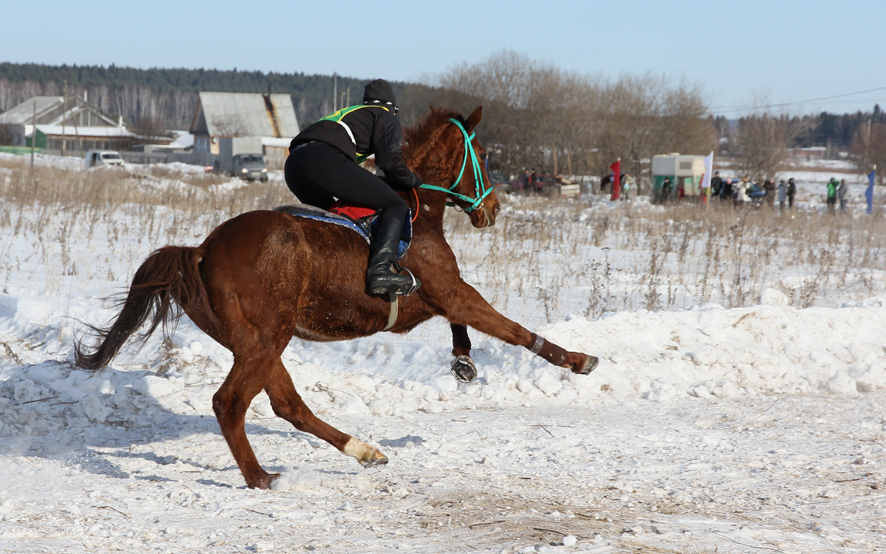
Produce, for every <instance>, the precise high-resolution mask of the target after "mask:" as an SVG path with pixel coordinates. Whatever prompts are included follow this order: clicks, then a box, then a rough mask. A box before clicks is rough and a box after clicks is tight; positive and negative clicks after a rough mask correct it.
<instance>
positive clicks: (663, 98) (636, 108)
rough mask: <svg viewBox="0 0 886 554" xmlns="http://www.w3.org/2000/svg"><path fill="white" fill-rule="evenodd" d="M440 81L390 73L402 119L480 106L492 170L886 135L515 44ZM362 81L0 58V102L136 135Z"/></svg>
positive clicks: (307, 110) (307, 100)
mask: <svg viewBox="0 0 886 554" xmlns="http://www.w3.org/2000/svg"><path fill="white" fill-rule="evenodd" d="M438 81H439V82H438V83H437V84H436V85H433V86H432V85H428V84H422V83H402V82H393V83H392V84H393V85H394V89H395V92H396V93H397V97H398V100H399V102H400V107H401V112H400V117H401V119H402V120H403V123H404V125H411V124H412V123H415V122H416V121H418V120H419V119H421V118H423V117H424V116H425V114H427V109H428V106H429V105H434V106H438V107H443V106H448V107H452V108H454V109H457V110H459V111H460V112H462V113H469V112H470V111H471V110H473V109H474V108H475V107H476V106H477V105H483V106H484V117H483V119H484V123H483V125H482V126H481V129H480V135H481V138H482V140H483V142H484V143H485V144H486V145H487V147H488V149H489V150H490V158H489V160H490V161H489V170H490V171H500V172H502V173H505V174H507V175H517V174H519V173H520V172H521V171H522V170H523V168H535V169H536V170H537V171H539V172H548V173H561V174H569V175H604V174H606V173H608V167H609V165H610V164H611V163H612V162H614V161H615V160H616V159H621V160H622V168H623V171H627V172H629V173H632V174H634V175H638V176H642V175H643V174H644V172H645V171H647V170H648V164H649V160H651V158H652V156H653V155H656V154H662V153H669V152H681V153H695V154H704V153H707V152H710V151H711V150H714V151H718V152H719V153H721V154H725V155H728V156H731V157H734V158H736V159H738V160H740V161H741V164H742V169H743V170H745V171H747V172H748V173H749V175H751V177H752V178H753V179H755V180H760V181H762V180H763V179H766V178H774V175H775V172H777V171H779V170H780V169H781V168H782V167H783V165H784V163H785V161H786V159H787V153H788V149H789V148H792V147H797V146H828V147H830V148H832V149H833V150H834V151H835V152H836V151H846V150H849V151H851V152H852V153H853V155H855V156H856V159H858V160H859V163H860V164H861V163H863V164H866V165H870V164H872V163H876V162H877V160H880V158H882V157H884V155H882V154H879V152H880V151H881V149H882V148H883V147H881V146H880V144H881V142H886V115H884V114H883V112H882V111H881V110H880V108H879V106H876V107H875V108H874V111H873V112H871V113H862V112H858V113H855V114H830V113H827V112H825V113H821V114H819V115H817V116H812V115H806V116H797V115H793V116H789V115H785V114H773V113H770V112H768V111H766V110H765V109H761V110H755V111H753V112H752V113H751V114H749V115H747V116H744V117H741V118H738V119H733V120H729V119H726V118H725V117H722V116H721V117H713V116H711V115H710V113H709V106H708V103H707V100H706V98H705V95H704V93H703V92H702V90H701V88H700V86H699V85H697V84H695V83H692V82H689V81H686V80H685V79H684V80H677V81H674V80H672V79H669V78H668V77H666V76H665V75H660V74H655V73H647V74H643V75H629V74H626V75H622V76H619V77H616V78H604V77H598V76H587V75H580V74H576V73H573V72H569V71H565V70H562V69H560V68H558V67H557V66H555V65H554V64H552V63H545V62H538V61H535V60H532V59H530V58H528V57H526V56H524V55H522V54H519V53H515V52H512V51H502V52H498V53H496V54H493V55H492V56H490V57H489V58H488V59H486V60H485V61H482V62H480V63H477V64H472V65H469V64H463V65H461V66H456V67H453V68H451V69H449V70H448V71H446V72H444V73H443V74H441V75H440V76H439V78H438ZM364 84H365V80H363V79H354V78H350V77H343V76H336V75H306V74H304V73H274V72H271V73H263V72H259V71H238V70H236V69H234V70H213V69H162V68H151V69H136V68H129V67H117V66H115V65H111V66H109V67H104V66H92V65H84V66H78V65H71V66H69V65H62V66H48V65H40V64H12V63H0V111H5V110H7V109H9V108H11V107H13V106H15V105H17V104H19V103H20V102H23V101H25V100H27V99H28V98H30V97H31V96H34V95H59V96H61V95H62V94H65V93H67V94H68V95H72V96H73V95H76V96H80V97H84V96H85V97H86V98H87V99H88V101H89V102H90V103H91V104H93V105H95V106H97V107H98V108H99V109H101V110H103V111H105V112H107V113H109V114H112V115H121V116H123V117H124V119H125V120H126V121H127V123H128V124H129V127H130V128H131V129H132V130H134V131H136V132H139V133H140V134H143V135H155V134H157V133H162V132H165V130H166V129H188V128H190V125H191V121H192V119H193V117H194V113H195V110H196V108H197V104H198V93H199V92H201V91H218V92H272V93H284V94H290V95H291V97H292V99H293V105H294V106H295V110H296V115H297V117H298V118H299V122H300V125H301V126H302V127H304V126H306V124H308V123H310V122H313V121H315V120H317V119H319V118H320V117H322V116H323V115H325V114H328V113H330V112H332V111H333V109H334V108H340V107H343V106H345V105H349V104H357V103H360V101H361V100H362V91H363V85H364ZM761 105H763V103H761ZM881 136H882V137H883V138H882V139H881ZM862 158H863V161H862ZM883 162H886V160H882V161H881V162H880V163H881V164H882V163H883ZM881 167H882V165H881Z"/></svg>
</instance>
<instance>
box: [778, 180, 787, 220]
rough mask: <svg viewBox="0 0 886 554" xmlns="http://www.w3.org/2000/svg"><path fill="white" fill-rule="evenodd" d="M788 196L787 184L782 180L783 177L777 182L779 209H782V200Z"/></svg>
mask: <svg viewBox="0 0 886 554" xmlns="http://www.w3.org/2000/svg"><path fill="white" fill-rule="evenodd" d="M787 197H788V184H787V183H785V182H784V179H782V180H781V181H779V182H778V209H779V211H782V212H783V211H784V202H785V200H786V199H787Z"/></svg>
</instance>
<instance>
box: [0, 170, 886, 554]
mask: <svg viewBox="0 0 886 554" xmlns="http://www.w3.org/2000/svg"><path fill="white" fill-rule="evenodd" d="M0 161H2V160H0ZM40 163H42V164H50V165H55V166H56V167H62V166H63V164H64V163H66V161H60V160H57V159H41V160H40ZM179 169H180V170H182V171H184V169H181V168H179ZM68 170H69V171H83V170H82V168H80V167H79V166H76V165H73V164H71V165H70V166H69V167H68ZM17 175H19V174H17V173H15V172H11V171H9V170H2V168H0V180H3V179H11V178H17V177H16V176H17ZM830 176H831V175H830V174H814V173H809V174H808V175H807V174H805V173H804V174H802V179H800V185H801V190H800V194H799V197H798V200H799V201H800V203H801V205H800V209H801V210H802V211H803V213H807V212H811V213H813V214H816V213H817V212H818V211H821V210H823V205H822V204H823V199H822V198H823V195H822V192H823V190H824V183H825V182H826V180H827V178H829V177H830ZM836 176H838V177H840V175H839V174H838V175H836ZM850 177H851V180H850V183H851V185H852V195H853V205H852V213H851V215H850V216H848V217H849V218H853V221H856V222H857V221H859V220H860V219H861V218H864V217H866V216H865V215H864V214H863V212H864V210H863V206H861V197H862V194H863V184H862V179H861V176H857V175H854V174H852V175H851V176H850ZM87 178H88V177H87ZM275 179H276V180H277V181H278V182H279V179H280V176H279V175H275ZM155 185H156V183H153V184H151V186H155ZM121 186H126V187H144V186H147V185H146V184H145V182H144V180H142V181H138V180H135V181H133V182H130V181H128V180H127V181H126V183H124V184H122V185H121ZM163 186H169V187H182V186H183V185H182V184H181V183H178V182H176V181H175V180H174V179H172V180H170V181H169V182H168V183H165V184H164V185H163ZM238 187H242V185H241V184H239V183H228V184H222V185H219V186H218V187H216V188H217V189H223V190H230V189H234V188H238ZM216 192H217V191H216ZM207 194H208V192H207ZM4 201H5V208H4V209H3V210H2V211H0V251H2V258H0V551H2V552H21V553H36V552H205V553H209V552H212V553H216V552H218V553H226V552H298V551H306V550H315V551H322V552H341V553H345V552H389V551H398V550H399V551H405V552H495V553H498V552H551V553H561V552H562V553H572V552H591V553H614V552H681V553H682V552H735V553H739V552H741V553H744V552H785V553H810V552H846V553H856V552H858V553H872V552H886V523H884V521H886V333H884V332H883V329H884V327H886V290H884V283H886V281H884V273H883V272H882V271H880V270H876V271H874V270H871V271H869V272H868V275H869V277H868V279H867V280H866V281H865V282H866V284H865V286H861V285H851V284H850V285H846V286H845V287H839V288H835V289H829V290H827V291H823V292H822V291H819V294H818V296H817V297H816V299H815V301H814V302H812V303H811V305H810V307H808V308H802V309H801V308H799V307H797V306H796V302H792V301H791V299H790V298H789V296H788V295H787V294H785V292H784V290H783V286H784V283H785V282H791V281H790V279H793V280H794V281H797V280H802V279H803V278H804V275H803V274H802V272H803V271H809V270H810V268H814V267H815V266H814V264H809V265H807V266H804V267H791V268H790V269H789V270H784V271H782V274H775V273H773V274H772V275H770V276H769V279H770V280H771V286H761V290H760V291H759V294H757V295H756V296H755V299H754V300H753V301H749V302H745V303H744V304H742V305H740V306H736V307H731V308H727V307H725V306H724V305H723V304H721V303H717V302H705V303H702V304H701V305H697V304H693V303H692V300H691V299H692V298H693V297H692V296H691V295H689V294H687V295H686V298H687V299H688V300H687V301H686V305H677V306H673V307H671V309H668V310H655V311H648V310H645V309H641V308H625V307H618V306H616V309H612V310H609V311H606V313H604V314H603V315H602V316H600V317H589V315H588V308H587V306H588V302H587V299H586V298H585V297H586V296H587V295H588V294H589V290H597V291H599V290H600V289H593V288H589V287H591V285H590V284H589V283H582V282H578V280H577V279H568V280H563V279H557V278H556V274H555V273H547V272H543V271H542V272H539V273H538V274H537V275H538V278H539V279H541V281H542V282H541V288H542V289H544V290H541V291H539V292H538V293H537V294H535V295H532V294H528V293H527V292H526V289H525V287H522V286H521V287H517V286H515V285H514V283H515V282H517V280H518V279H522V278H523V277H522V275H523V272H525V271H526V268H525V267H516V266H518V265H520V262H515V267H513V269H512V270H511V271H513V274H512V275H514V279H513V280H512V281H511V282H510V283H509V282H508V280H507V279H501V278H499V277H497V276H496V273H495V272H492V271H487V270H485V269H484V267H483V265H484V258H483V256H482V255H480V254H478V253H477V251H478V250H481V251H482V250H483V248H484V245H486V246H485V247H487V248H488V247H489V246H490V245H499V244H500V242H499V241H501V240H504V238H502V237H501V236H499V235H496V234H495V233H502V232H504V231H505V230H506V229H507V226H504V225H502V226H497V227H496V228H493V229H490V230H484V231H462V230H461V227H462V226H459V225H458V223H459V222H458V218H462V217H464V216H463V215H462V214H458V213H451V214H449V215H448V216H447V217H448V221H449V222H450V223H448V225H451V226H452V227H453V228H454V229H455V231H454V232H452V233H451V235H450V236H451V237H452V243H453V246H454V249H455V251H456V253H457V254H458V255H459V256H460V259H462V264H463V272H464V274H465V275H466V278H468V280H469V281H471V282H472V283H473V284H475V285H476V286H477V288H478V289H479V290H481V291H482V292H483V293H484V295H485V296H486V297H487V298H490V299H494V300H493V303H494V304H495V305H498V306H500V307H501V309H502V311H503V312H504V313H505V314H506V315H508V316H509V317H511V318H513V319H514V320H516V321H519V322H521V323H524V324H525V325H527V326H529V327H530V328H532V329H533V330H536V331H538V332H539V333H540V334H542V335H544V336H545V337H547V338H549V339H551V340H553V341H555V342H557V343H558V344H561V345H562V346H564V347H567V348H569V349H572V350H579V351H583V352H588V353H591V354H594V355H596V356H599V357H600V359H601V363H600V367H599V368H598V369H597V370H596V371H595V372H594V373H592V374H591V375H589V376H576V375H573V374H571V373H569V372H567V371H565V370H562V369H560V368H556V367H551V366H549V365H546V364H545V363H544V362H542V361H541V360H539V359H538V358H537V357H535V356H534V355H532V354H531V353H529V352H528V351H526V350H524V349H521V348H516V347H511V346H508V345H505V344H502V343H500V342H498V341H496V340H494V339H491V338H489V337H485V336H482V335H480V334H478V333H476V332H474V333H472V339H473V342H474V351H473V352H474V359H475V361H476V362H477V365H478V369H479V377H478V379H477V380H476V381H475V382H474V383H471V384H468V385H463V384H457V383H456V381H455V379H454V378H453V377H452V376H451V374H450V373H449V370H448V366H449V361H450V356H449V354H448V352H449V350H450V348H451V345H450V342H449V335H448V326H447V325H446V324H445V322H443V321H440V320H432V321H431V322H428V323H427V324H425V325H423V326H421V327H419V328H418V329H416V330H415V331H413V332H412V333H410V334H409V335H406V336H395V335H388V334H381V335H377V336H374V337H369V338H366V339H362V340H358V341H352V342H343V343H327V344H315V343H306V342H302V341H293V342H292V343H291V344H290V346H289V348H288V349H287V350H286V353H285V355H284V362H285V363H286V365H287V367H288V368H289V370H290V372H291V374H292V375H293V378H294V380H295V382H296V385H297V387H298V388H299V392H300V393H301V394H302V396H303V397H304V398H305V400H306V402H307V403H308V405H309V406H311V407H312V408H313V409H314V411H315V413H317V414H318V416H319V417H321V418H322V419H324V420H325V421H327V422H329V423H330V424H332V425H334V426H335V427H337V428H339V429H341V430H343V431H345V432H348V433H351V434H354V435H355V436H357V437H359V438H361V439H363V440H366V441H368V442H371V443H372V444H373V445H376V446H378V447H379V448H380V449H381V450H382V451H383V452H384V453H385V454H387V455H388V456H389V458H390V463H389V464H388V465H386V466H383V467H377V468H371V469H363V468H361V467H360V466H359V465H358V464H357V463H356V462H354V461H353V460H352V459H350V458H347V457H345V456H343V455H342V454H340V453H339V452H337V451H336V450H334V449H333V448H332V447H330V446H328V445H327V444H326V443H323V442H321V441H319V440H318V439H316V438H314V437H313V436H311V435H305V434H302V433H299V432H297V431H295V430H294V429H292V428H291V427H290V426H289V425H288V424H287V423H286V422H284V421H282V420H279V419H277V418H275V417H274V416H273V413H272V412H271V409H270V406H269V404H268V402H267V400H266V399H265V398H264V397H260V398H258V399H257V400H256V402H255V403H254V405H253V407H252V408H251V410H250V413H249V417H248V420H247V433H248V434H249V437H250V439H251V441H252V444H253V446H254V448H255V449H256V452H257V455H258V457H259V460H260V461H261V462H262V464H263V465H264V467H265V468H266V469H268V470H271V471H277V472H282V474H283V477H282V478H281V479H280V480H278V481H277V482H276V486H275V488H274V489H273V490H271V491H256V490H249V489H247V488H245V485H244V483H243V479H242V476H241V474H240V472H239V470H238V469H237V467H236V465H235V464H234V462H233V458H232V457H231V454H230V452H229V451H228V448H227V446H226V444H225V442H224V439H223V438H222V437H221V435H220V433H219V429H218V425H217V423H216V421H215V418H214V416H213V414H212V408H211V397H212V394H213V393H214V392H215V390H216V389H217V387H218V386H219V384H220V383H221V381H222V380H223V379H224V377H225V375H226V373H227V370H228V368H229V367H230V365H231V356H230V354H229V353H228V352H227V351H226V350H224V349H222V348H221V347H219V346H218V345H216V344H215V343H214V342H212V341H211V340H210V339H209V338H208V337H206V336H205V335H203V334H202V333H201V332H200V331H199V330H198V329H197V328H196V327H195V326H194V325H193V324H191V323H190V322H189V321H188V320H187V319H185V320H183V321H182V322H181V323H180V324H179V326H178V328H177V330H176V333H175V335H174V337H173V339H172V341H171V342H170V343H165V342H164V341H163V339H162V337H161V336H160V335H159V333H158V334H157V336H154V337H152V338H151V339H150V340H149V342H148V343H147V345H146V346H145V347H144V348H143V349H142V350H141V351H137V350H136V349H134V348H127V349H125V350H124V351H123V352H122V353H121V354H120V356H119V357H118V358H117V359H116V360H115V362H114V363H113V364H112V365H111V367H110V368H109V369H108V370H107V371H105V372H104V373H101V374H99V375H91V374H89V373H87V372H85V371H82V370H80V369H77V368H75V367H74V366H73V364H72V361H71V360H72V356H71V344H72V339H73V337H74V336H75V335H77V334H79V333H81V332H82V331H83V327H82V325H81V324H80V323H79V321H88V322H92V323H102V322H104V321H105V320H106V319H107V318H108V317H109V316H110V315H111V314H112V311H111V310H110V307H109V306H108V304H107V303H105V302H103V301H102V300H101V299H102V298H104V297H107V296H108V295H110V294H111V293H113V292H116V291H118V290H120V289H121V288H123V287H125V286H126V285H127V284H128V281H129V279H130V278H131V276H132V273H133V271H134V270H135V268H136V267H137V266H138V264H139V263H140V262H141V260H142V259H143V258H144V257H145V256H146V255H147V254H148V253H150V251H151V250H153V249H154V248H156V247H159V246H162V244H158V243H155V242H152V237H157V236H168V235H166V234H163V233H168V234H169V235H171V236H175V237H177V238H178V240H179V242H181V243H186V244H197V243H199V242H200V240H202V237H203V236H204V235H205V234H206V233H207V232H208V231H209V230H210V229H211V227H212V225H214V224H215V221H216V220H217V216H216V217H206V218H197V220H196V221H195V218H193V217H191V216H188V215H182V214H179V213H177V211H176V210H175V209H174V208H172V207H157V208H156V209H155V211H156V221H155V220H154V219H152V225H154V224H156V226H157V227H158V228H163V229H164V230H163V231H162V233H160V232H158V231H156V230H152V231H151V232H147V231H146V230H145V229H143V228H139V226H138V225H134V224H132V221H135V215H134V214H136V213H137V212H139V211H140V210H141V208H138V207H135V206H129V205H121V206H119V207H116V208H113V209H112V210H111V211H110V212H109V213H107V214H105V215H103V216H101V217H98V218H95V219H88V220H87V219H85V218H82V217H73V216H71V211H72V210H70V209H68V208H66V207H65V206H46V205H34V204H28V203H22V204H16V203H14V202H12V201H11V200H8V199H4ZM540 206H542V204H539V203H538V202H537V201H535V200H534V199H514V200H510V201H508V202H507V203H506V205H505V209H504V210H503V212H502V215H501V216H500V217H501V218H502V219H504V218H509V217H511V218H525V217H526V214H527V213H528V212H533V211H538V210H539V209H540ZM543 206H544V208H545V210H560V216H561V219H559V220H558V225H573V226H576V228H577V229H579V231H576V233H577V234H580V229H581V228H587V227H588V226H589V225H591V222H593V221H595V220H597V219H599V218H603V217H605V218H612V219H619V218H624V217H627V215H622V212H627V211H632V212H633V216H632V217H637V212H638V211H639V212H640V213H641V217H645V216H643V215H642V214H645V213H647V212H648V213H650V214H652V213H655V212H656V211H658V210H660V209H661V208H657V207H651V206H648V205H646V204H645V203H644V202H643V201H642V199H640V200H639V201H638V202H635V204H634V205H633V206H630V207H628V206H625V205H615V206H613V205H611V204H610V203H608V202H605V201H600V199H599V198H593V197H591V198H589V197H585V198H583V199H581V200H580V201H579V202H564V203H562V204H560V203H557V202H554V203H548V204H544V205H543ZM548 215H549V214H548ZM813 216H814V217H815V215H813ZM619 220H620V221H621V219H619ZM34 221H39V225H31V224H30V223H29V222H34ZM524 221H529V223H524V225H532V224H533V223H532V222H531V221H532V220H531V219H524ZM564 221H565V222H566V223H564ZM127 222H128V223H127ZM622 228H624V227H622ZM530 230H531V229H530ZM564 232H568V231H564ZM152 233H153V234H152ZM564 236H572V235H568V234H567V235H564ZM154 240H159V239H154ZM613 240H614V239H613ZM867 240H868V241H870V240H873V239H871V238H870V237H869V236H868V238H867ZM616 244H617V241H616V242H613V243H611V244H610V245H607V244H603V245H602V248H605V250H602V249H601V247H600V246H594V247H591V246H590V245H585V244H579V245H573V247H574V248H575V251H576V252H579V253H581V255H582V256H583V257H582V258H581V259H579V260H578V261H577V262H576V260H574V259H573V260H572V261H571V262H570V263H572V264H575V263H578V264H585V265H591V264H593V263H598V264H599V263H600V261H601V256H603V255H605V256H606V257H607V259H608V260H610V261H611V262H612V264H613V265H617V266H619V267H620V269H619V271H618V274H617V275H616V276H614V277H613V279H614V280H617V281H619V282H620V283H631V282H639V281H641V280H642V279H643V276H642V275H640V274H639V270H638V271H637V272H634V273H631V271H630V268H631V267H635V266H633V265H632V264H631V263H624V260H627V259H630V258H631V257H632V256H635V255H639V254H638V251H639V250H640V249H643V248H649V246H648V245H645V246H644V245H637V249H638V251H631V250H628V249H625V248H623V247H620V246H617V245H616ZM618 244H621V243H618ZM875 250H876V249H875ZM552 252H553V253H551V252H549V253H548V254H549V255H550V256H557V255H559V254H558V251H557V250H556V249H553V250H552ZM481 253H482V252H481ZM647 253H648V252H647ZM874 254H877V252H874ZM642 255H646V254H642ZM879 255H880V256H883V257H886V252H879ZM548 259H550V258H548ZM486 263H488V262H486ZM690 265H691V264H686V263H680V262H678V261H677V260H675V259H672V258H666V259H665V261H664V265H663V267H662V273H663V274H664V275H670V274H672V273H674V272H677V271H683V270H684V269H683V268H686V267H689V266H690ZM636 267H638V268H642V267H646V266H645V265H637V266H636ZM594 275H595V276H596V277H599V276H601V275H603V272H602V270H601V271H600V272H599V273H595V274H594ZM518 276H520V277H518ZM675 278H676V276H675ZM545 283H547V285H545ZM533 286H535V285H533ZM646 288H648V285H647V286H646ZM554 289H556V290H555V293H556V295H557V297H556V299H555V300H551V298H550V296H549V294H553V293H549V292H548V291H549V290H554ZM641 290H646V289H641ZM619 294H620V295H621V296H620V297H621V298H624V302H625V305H626V306H627V305H630V302H629V299H630V298H631V296H630V295H629V294H628V293H626V292H620V293H619ZM663 294H665V293H663ZM726 296H728V295H724V297H726ZM542 305H544V308H542Z"/></svg>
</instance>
